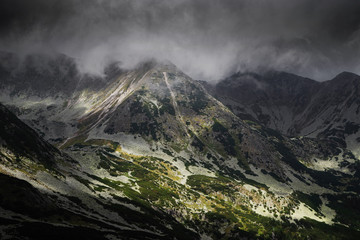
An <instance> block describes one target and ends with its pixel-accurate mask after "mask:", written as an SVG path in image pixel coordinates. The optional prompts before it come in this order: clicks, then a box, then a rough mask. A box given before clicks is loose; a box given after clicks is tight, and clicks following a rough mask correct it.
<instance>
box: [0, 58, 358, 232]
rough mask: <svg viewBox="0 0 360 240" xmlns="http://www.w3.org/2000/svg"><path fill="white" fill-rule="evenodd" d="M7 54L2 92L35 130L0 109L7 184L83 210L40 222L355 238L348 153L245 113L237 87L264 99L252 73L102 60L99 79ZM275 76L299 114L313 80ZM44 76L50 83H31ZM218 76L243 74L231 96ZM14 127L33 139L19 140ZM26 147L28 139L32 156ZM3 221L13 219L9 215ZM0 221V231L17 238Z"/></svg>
mask: <svg viewBox="0 0 360 240" xmlns="http://www.w3.org/2000/svg"><path fill="white" fill-rule="evenodd" d="M10 56H11V57H9V56H7V57H5V58H3V60H2V62H5V63H3V64H2V66H1V68H0V69H1V71H0V72H1V77H2V78H1V79H2V80H1V84H0V88H1V89H2V90H1V94H0V101H1V102H3V103H4V104H5V105H6V106H7V107H8V108H9V109H10V110H11V111H12V112H14V113H15V114H16V115H17V116H18V117H19V118H20V119H21V120H22V121H24V122H25V123H26V124H28V125H29V126H30V127H32V128H33V129H34V130H35V131H36V132H37V133H35V132H34V131H33V130H31V129H30V128H29V127H27V126H26V125H25V124H24V123H22V122H21V121H20V120H19V119H17V118H16V117H15V116H14V115H12V114H11V113H10V112H9V111H8V110H6V109H5V108H4V107H2V108H1V110H2V114H4V116H6V117H4V118H3V117H2V119H4V120H3V121H4V123H3V124H4V126H7V125H9V126H12V127H14V126H16V129H20V130H16V131H14V130H12V129H11V128H10V127H5V128H4V129H3V130H2V132H1V133H2V136H1V139H2V142H1V143H2V148H1V154H2V155H1V165H0V167H1V171H2V173H4V174H5V175H4V180H3V181H4V182H9V183H10V182H13V181H21V182H22V183H19V185H21V184H24V186H25V185H26V184H27V183H25V182H24V183H23V181H26V182H28V183H30V185H29V184H27V185H26V186H25V188H31V189H33V190H31V191H33V192H36V193H34V194H36V195H39V196H41V197H39V198H46V199H48V198H50V200H49V201H50V202H51V199H53V198H61V199H62V201H63V204H61V205H60V206H59V205H57V204H55V207H56V208H57V209H60V210H59V212H66V213H67V212H70V213H69V214H70V215H71V214H75V213H76V217H77V218H82V219H81V220H79V222H80V223H79V222H78V221H75V222H71V221H67V220H64V219H61V220H56V217H54V216H58V215H59V214H58V215H57V214H52V213H48V214H49V215H51V216H52V218H51V219H49V218H46V219H45V220H44V221H42V223H45V222H46V224H49V223H50V224H52V225H54V226H55V225H56V226H57V225H58V224H65V225H66V226H76V228H75V229H79V232H81V231H82V230H83V228H90V229H93V230H94V231H95V232H96V234H98V235H94V236H99V238H109V239H110V238H120V239H123V238H129V239H132V238H133V239H139V238H143V236H145V235H146V236H148V238H149V239H150V238H155V239H159V238H161V237H162V238H164V239H169V238H174V239H175V238H176V239H182V238H184V239H198V238H203V239H207V238H209V239H220V238H225V239H226V238H228V239H231V238H234V239H239V238H244V239H256V238H265V239H267V238H268V239H272V238H277V239H282V238H291V239H306V238H307V237H310V238H314V239H317V238H320V237H322V238H324V239H326V237H330V236H331V237H335V238H337V239H342V238H347V237H353V236H354V239H356V237H357V236H359V233H358V229H359V228H360V222H359V218H358V212H359V209H357V207H356V206H357V203H358V202H359V192H360V190H359V187H358V186H359V184H358V183H359V160H358V158H357V157H356V156H354V155H353V154H352V152H351V151H349V149H348V148H347V145H344V144H343V142H341V141H337V140H336V139H333V138H331V137H330V136H325V137H322V138H309V137H293V138H289V137H287V136H283V135H281V134H280V133H279V132H277V131H275V130H273V129H271V128H270V127H272V128H276V127H274V126H273V125H271V124H268V123H266V122H262V120H261V119H259V118H258V115H254V116H252V115H251V114H252V113H253V112H251V113H249V112H246V111H243V109H241V108H240V107H239V106H240V105H239V103H240V102H242V101H244V102H243V103H242V104H244V106H247V104H249V106H250V105H251V104H252V103H251V101H250V100H251V99H250V98H247V97H246V96H247V95H246V94H249V97H251V96H252V97H253V98H254V99H255V98H256V99H257V100H256V102H257V103H259V104H260V103H261V104H269V103H270V101H267V100H266V99H267V97H268V96H267V95H266V94H265V93H263V92H262V91H261V88H262V87H261V86H260V85H259V86H257V85H256V84H258V82H260V80H259V81H257V80H256V79H255V77H253V78H254V79H255V80H253V79H252V80H244V81H243V80H241V81H239V82H236V81H235V80H234V81H232V82H231V81H230V80H226V81H230V83H226V81H225V82H224V83H220V84H219V85H218V86H216V87H215V88H214V87H211V88H210V87H205V88H206V89H207V90H206V89H205V88H204V86H203V85H202V84H200V83H199V82H197V81H194V80H193V79H191V78H190V77H188V76H187V75H185V74H184V73H182V72H181V71H180V70H178V69H177V68H176V67H175V66H174V65H172V64H171V63H158V62H155V61H149V62H145V63H142V64H140V65H139V66H137V67H136V68H134V69H131V70H123V69H120V68H118V67H117V66H116V65H111V66H109V67H108V68H107V71H106V72H105V76H104V77H103V78H100V77H98V78H95V77H91V76H84V75H82V74H80V73H78V72H77V70H76V67H75V65H74V63H73V60H72V59H69V58H67V57H66V56H63V55H62V56H58V57H57V58H54V57H52V58H50V59H49V58H48V57H45V56H30V57H28V58H27V59H26V60H25V61H22V62H21V61H18V60H16V57H15V56H13V55H10ZM44 58H45V60H44ZM4 59H6V61H5V60H4ZM39 59H41V61H39ZM27 61H28V62H27ZM39 66H40V67H39ZM283 75H285V76H291V77H290V78H292V80H291V81H292V84H288V85H291V86H292V87H293V88H291V90H289V92H286V90H285V88H286V87H285V86H284V85H286V84H285V83H287V80H281V79H280V80H279V82H278V83H277V84H278V85H277V86H278V88H279V89H282V88H284V89H283V90H279V89H278V88H276V87H273V88H274V89H273V90H272V91H273V93H274V95H276V92H279V97H278V98H276V99H274V104H275V105H278V106H282V104H285V105H287V106H288V108H289V109H290V108H291V106H292V105H295V106H296V107H295V109H292V110H291V111H292V113H293V114H294V115H296V113H297V112H303V111H304V106H307V105H306V103H310V102H312V101H313V99H312V96H313V95H312V94H313V93H312V92H313V91H315V90H316V89H319V88H320V87H319V85H320V84H319V83H317V82H313V81H311V80H308V79H301V80H299V81H298V79H297V77H296V76H293V75H289V74H285V73H283ZM254 76H255V75H254ZM48 78H51V80H50V83H49V84H48V85H47V84H45V85H44V86H42V85H41V84H39V82H40V81H44V80H45V79H48ZM286 79H287V78H286ZM51 81H54V83H51ZM55 82H56V84H58V85H56V84H55ZM244 82H245V83H244ZM284 82H285V83H284ZM303 82H304V84H305V86H303ZM24 83H26V84H28V85H27V86H26V87H23V84H24ZM99 83H101V84H99ZM221 84H223V85H226V84H230V85H232V84H239V87H238V90H239V92H238V93H236V92H233V93H230V92H227V91H228V90H229V89H226V88H225V87H223V88H220V87H219V86H220V85H221ZM244 84H245V85H246V86H248V91H245V90H244V91H243V92H242V90H241V89H242V87H240V86H243V85H244ZM254 84H255V85H256V86H253V85H254ZM259 84H260V83H259ZM262 84H263V83H262ZM250 86H252V87H250ZM232 88H233V89H236V88H235V87H234V86H233V87H232ZM309 89H310V90H309ZM250 90H251V91H253V92H252V93H251V92H250ZM281 91H282V92H281ZM316 91H320V90H316ZM303 92H307V93H306V94H305V95H304V96H302V93H303ZM220 93H221V94H222V95H221V94H220ZM213 96H215V97H217V99H218V100H217V99H216V98H214V97H213ZM224 96H228V97H227V98H225V97H224ZM236 97H237V98H236ZM286 98H288V100H286ZM241 99H242V100H241ZM225 100H226V101H225ZM228 100H229V101H230V100H231V104H233V105H231V104H229V102H228ZM240 100H241V101H240ZM245 100H248V101H249V102H246V101H245ZM235 104H237V105H236V107H234V106H235ZM261 104H260V106H261V107H263V109H268V110H269V111H275V110H273V109H272V107H273V106H271V105H266V106H265V105H264V106H262V105H261ZM275 105H274V106H275ZM228 106H229V107H228ZM244 109H245V108H244ZM274 109H275V108H274ZM314 109H315V108H314ZM313 111H315V110H313ZM271 116H273V115H271ZM250 117H251V118H250ZM251 119H252V120H251ZM271 121H272V120H271ZM271 121H270V122H271ZM6 124H7V125H6ZM21 129H23V130H21ZM37 134H39V135H41V136H42V137H43V138H44V139H46V140H47V141H49V142H50V143H52V144H53V145H55V146H56V147H57V148H59V149H60V151H59V150H58V149H56V148H54V147H53V146H51V145H50V144H48V143H46V142H45V140H43V139H41V137H40V136H38V135H37ZM20 135H26V136H29V137H28V138H24V139H23V140H22V141H23V142H26V144H21V145H20V146H18V145H17V144H16V143H17V141H18V140H17V138H19V136H20ZM14 139H15V140H14ZM31 139H35V140H34V141H31ZM27 144H30V145H31V144H35V145H36V146H37V147H34V148H31V149H33V151H30V152H28V150H29V149H30V148H29V147H27ZM44 148H45V149H44ZM38 149H39V150H38ZM37 152H39V154H36V153H37ZM40 153H41V154H40ZM42 155H45V156H51V157H46V158H45V159H46V161H45V160H42V159H43V158H42ZM48 162H49V163H48ZM50 163H51V164H50ZM33 165H36V167H33ZM29 166H31V167H29ZM8 176H13V177H15V178H9V177H8ZM6 194H7V190H6V191H5V190H4V191H3V195H4V196H6ZM43 194H46V196H43ZM8 196H10V197H9V198H8V199H15V198H17V197H16V196H12V195H8ZM44 201H45V200H44ZM46 201H47V200H46ZM1 203H2V202H1ZM21 204H22V203H21ZM49 204H50V203H49ZM51 204H52V205H54V202H53V201H52V202H51ZM1 206H2V208H4V207H3V206H5V207H6V206H7V205H6V204H3V203H2V205H1ZM7 208H8V207H7ZM7 208H5V210H6V211H13V208H8V209H7ZM75 209H80V210H75ZM20 214H24V215H26V214H27V212H26V211H25V212H22V211H21V212H20ZM60 215H61V214H60ZM9 216H11V214H9ZM66 216H67V215H66ZM59 218H63V216H60V217H59ZM74 218H75V217H74ZM84 218H85V219H84ZM6 219H7V220H6V221H8V222H7V224H8V225H9V226H13V225H10V224H12V223H14V222H12V221H15V220H14V219H13V217H8V218H6ZM23 219H24V220H23V221H22V222H27V221H25V219H27V218H25V217H23ZM34 219H39V218H38V217H37V218H36V217H35V218H33V219H32V220H31V221H35V220H34ZM70 219H71V217H70ZM37 221H38V220H37ZM99 222H101V224H100V223H99ZM104 224H105V225H104ZM94 225H96V226H98V227H94ZM51 227H53V226H51ZM305 227H306V228H307V229H309V228H310V229H312V230H304V228H305ZM9 229H14V228H13V227H5V228H2V233H1V234H3V235H4V236H6V235H9V236H11V234H15V233H14V231H12V230H9ZM140 229H144V230H140ZM16 234H18V235H19V236H21V235H22V234H24V235H26V234H30V233H28V232H26V233H24V232H19V231H17V232H16ZM31 234H32V233H31ZM144 234H145V235H144ZM26 236H30V235H26ZM140 236H141V237H140ZM30 238H31V236H30Z"/></svg>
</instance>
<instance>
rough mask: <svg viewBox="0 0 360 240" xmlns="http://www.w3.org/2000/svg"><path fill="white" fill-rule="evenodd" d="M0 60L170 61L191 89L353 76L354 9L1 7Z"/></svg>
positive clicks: (236, 4) (238, 2) (216, 3)
mask: <svg viewBox="0 0 360 240" xmlns="http://www.w3.org/2000/svg"><path fill="white" fill-rule="evenodd" d="M0 50H3V51H4V50H5V51H9V50H10V51H14V52H17V53H20V54H27V53H32V52H45V53H58V52H60V53H64V54H67V55H69V56H71V57H74V58H76V59H77V61H78V63H79V67H80V69H81V70H82V71H84V72H90V73H101V72H102V71H103V68H104V66H105V65H106V64H108V63H109V62H113V61H121V62H122V64H123V67H132V66H134V65H135V64H137V63H138V62H140V61H143V60H146V59H149V58H156V59H158V60H165V59H166V60H170V61H171V62H173V63H174V64H175V65H177V66H178V67H179V68H181V69H182V70H183V71H185V72H186V73H188V74H189V75H191V76H192V77H194V78H197V79H209V80H216V79H219V78H221V77H223V76H225V75H228V74H230V73H231V72H234V71H258V70H263V69H276V70H284V71H289V72H293V73H296V74H300V75H303V76H307V77H311V78H315V79H318V80H325V79H329V78H332V77H333V76H334V75H336V74H337V73H339V72H341V71H345V70H346V71H352V72H355V73H360V58H359V53H360V1H356V0H341V1H340V0H318V1H312V0H292V1H286V0H195V1H192V0H174V1H165V0H148V1H142V0H73V1H71V0H32V1H26V0H2V1H1V2H0Z"/></svg>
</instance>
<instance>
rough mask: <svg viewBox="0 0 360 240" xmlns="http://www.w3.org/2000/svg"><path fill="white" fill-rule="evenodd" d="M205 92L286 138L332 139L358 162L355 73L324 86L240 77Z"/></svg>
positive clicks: (359, 82)
mask: <svg viewBox="0 0 360 240" xmlns="http://www.w3.org/2000/svg"><path fill="white" fill-rule="evenodd" d="M206 87H207V88H208V90H209V91H211V92H212V93H213V94H214V96H216V98H217V99H218V100H219V101H221V102H222V103H224V104H225V105H226V106H228V107H230V108H231V109H232V110H233V111H234V113H235V114H236V115H238V116H240V117H242V118H245V119H250V120H253V121H256V122H259V123H261V124H263V125H265V126H267V127H269V128H272V129H276V130H278V131H280V132H281V133H283V134H285V135H287V136H308V137H312V138H326V139H329V138H331V139H334V140H335V141H338V142H339V143H340V144H342V146H343V147H347V148H348V149H351V151H352V152H353V154H355V155H356V156H357V157H359V147H358V145H359V144H358V143H359V136H360V135H359V134H360V133H359V128H360V120H359V119H360V118H359V111H360V110H359V109H360V98H359V96H360V95H359V87H360V77H359V76H357V75H356V74H353V73H349V72H343V73H341V74H339V75H337V76H336V77H335V78H334V79H332V80H329V81H325V82H321V83H320V82H316V81H314V80H311V79H307V78H302V77H300V76H296V75H293V74H289V73H285V72H269V73H265V74H263V75H259V74H255V73H237V74H234V75H233V76H231V77H229V78H227V79H225V80H223V81H220V82H219V83H218V84H216V86H211V85H206Z"/></svg>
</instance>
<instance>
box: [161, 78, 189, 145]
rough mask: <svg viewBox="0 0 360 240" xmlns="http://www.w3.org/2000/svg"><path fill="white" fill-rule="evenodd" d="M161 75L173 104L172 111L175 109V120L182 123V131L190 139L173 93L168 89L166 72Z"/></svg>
mask: <svg viewBox="0 0 360 240" xmlns="http://www.w3.org/2000/svg"><path fill="white" fill-rule="evenodd" d="M163 75H164V79H165V83H166V86H167V88H168V89H169V91H170V95H171V99H172V103H173V106H174V109H175V114H176V118H177V119H178V120H179V121H180V122H181V123H182V125H183V128H184V131H185V132H186V135H187V136H188V137H189V138H191V136H190V134H189V133H188V129H187V127H186V124H185V121H184V119H183V117H182V115H181V113H180V110H179V106H178V105H177V102H176V98H175V93H174V92H173V91H172V89H171V87H170V84H169V82H168V78H167V74H166V72H163Z"/></svg>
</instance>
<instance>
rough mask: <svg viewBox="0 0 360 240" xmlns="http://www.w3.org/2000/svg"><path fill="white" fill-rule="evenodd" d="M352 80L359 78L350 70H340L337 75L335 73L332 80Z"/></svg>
mask: <svg viewBox="0 0 360 240" xmlns="http://www.w3.org/2000/svg"><path fill="white" fill-rule="evenodd" d="M339 79H341V80H353V79H360V76H359V75H357V74H355V73H352V72H346V71H344V72H341V73H339V74H338V75H336V76H335V77H334V78H333V79H332V80H339Z"/></svg>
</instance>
